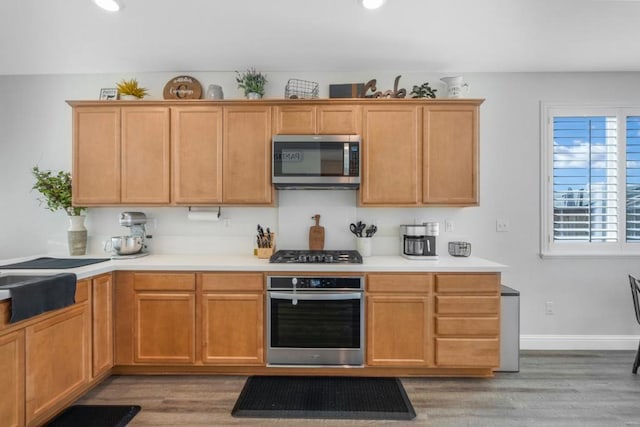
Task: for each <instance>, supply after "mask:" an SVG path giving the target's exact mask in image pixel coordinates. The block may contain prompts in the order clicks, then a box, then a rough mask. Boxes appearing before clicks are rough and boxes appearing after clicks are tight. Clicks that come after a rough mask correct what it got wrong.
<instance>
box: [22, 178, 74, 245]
mask: <svg viewBox="0 0 640 427" xmlns="http://www.w3.org/2000/svg"><path fill="white" fill-rule="evenodd" d="M31 173H32V174H33V176H34V177H35V179H36V182H35V184H34V185H33V187H32V189H33V190H37V191H38V192H39V193H40V194H42V196H43V198H41V199H38V200H39V201H40V203H41V204H42V203H46V206H47V209H49V210H50V211H51V212H55V211H58V210H63V211H65V212H66V214H67V215H68V216H69V221H70V223H71V225H70V227H69V229H68V230H67V240H68V243H69V254H70V255H84V254H85V253H86V251H87V229H86V228H85V226H84V219H85V216H84V213H85V211H86V208H85V207H80V206H73V205H72V198H71V174H70V173H69V172H64V171H58V172H57V173H54V172H52V171H50V170H40V168H39V167H38V166H34V167H33V169H31Z"/></svg>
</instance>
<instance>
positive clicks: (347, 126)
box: [317, 105, 361, 135]
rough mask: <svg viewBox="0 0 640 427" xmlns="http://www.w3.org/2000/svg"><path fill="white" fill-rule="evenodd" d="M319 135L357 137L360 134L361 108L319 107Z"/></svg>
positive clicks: (352, 106) (354, 106) (353, 106)
mask: <svg viewBox="0 0 640 427" xmlns="http://www.w3.org/2000/svg"><path fill="white" fill-rule="evenodd" d="M317 116H318V126H317V133H319V134H324V135H332V134H340V135H357V134H359V133H360V118H361V112H360V107H358V106H356V105H319V106H318V114H317Z"/></svg>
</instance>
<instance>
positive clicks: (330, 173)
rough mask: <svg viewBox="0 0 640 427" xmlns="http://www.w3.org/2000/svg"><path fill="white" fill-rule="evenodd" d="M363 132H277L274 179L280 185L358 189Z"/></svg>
mask: <svg viewBox="0 0 640 427" xmlns="http://www.w3.org/2000/svg"><path fill="white" fill-rule="evenodd" d="M360 141H361V138H360V135H275V136H274V137H273V139H272V151H271V152H272V160H273V161H272V165H271V170H272V183H273V184H274V186H275V187H276V188H278V189H357V188H359V187H360Z"/></svg>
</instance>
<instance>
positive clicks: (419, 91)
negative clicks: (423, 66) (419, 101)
mask: <svg viewBox="0 0 640 427" xmlns="http://www.w3.org/2000/svg"><path fill="white" fill-rule="evenodd" d="M437 91H438V89H431V86H429V82H426V83H422V84H421V85H420V86H414V87H413V89H412V90H411V97H412V98H435V97H436V92H437Z"/></svg>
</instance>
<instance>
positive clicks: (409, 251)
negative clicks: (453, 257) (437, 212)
mask: <svg viewBox="0 0 640 427" xmlns="http://www.w3.org/2000/svg"><path fill="white" fill-rule="evenodd" d="M439 230H440V227H439V224H438V223H437V222H425V223H422V224H414V225H401V226H400V236H401V253H402V256H403V257H405V258H408V259H418V260H420V259H421V260H435V259H438V255H437V254H436V237H437V236H438V234H439Z"/></svg>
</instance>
